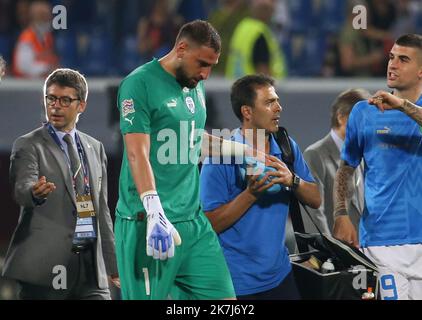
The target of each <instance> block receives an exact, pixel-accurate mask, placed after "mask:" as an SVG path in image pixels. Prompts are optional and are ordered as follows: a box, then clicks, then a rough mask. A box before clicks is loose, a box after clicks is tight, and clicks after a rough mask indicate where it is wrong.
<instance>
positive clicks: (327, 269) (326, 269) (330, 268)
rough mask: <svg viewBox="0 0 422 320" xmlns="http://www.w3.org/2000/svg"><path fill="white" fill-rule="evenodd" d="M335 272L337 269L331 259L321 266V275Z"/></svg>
mask: <svg viewBox="0 0 422 320" xmlns="http://www.w3.org/2000/svg"><path fill="white" fill-rule="evenodd" d="M334 271H335V267H334V264H333V261H332V260H331V258H328V259H327V260H326V261H325V262H324V263H323V264H322V266H321V273H331V272H334Z"/></svg>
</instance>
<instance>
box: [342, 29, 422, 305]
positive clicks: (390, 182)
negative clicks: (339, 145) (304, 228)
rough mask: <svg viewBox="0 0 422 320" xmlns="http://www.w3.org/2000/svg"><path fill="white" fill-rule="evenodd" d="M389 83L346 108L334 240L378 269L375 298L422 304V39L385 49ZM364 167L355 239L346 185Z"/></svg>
mask: <svg viewBox="0 0 422 320" xmlns="http://www.w3.org/2000/svg"><path fill="white" fill-rule="evenodd" d="M387 85H388V87H389V88H391V89H393V91H392V93H388V92H385V91H378V92H377V93H376V94H375V95H374V96H373V97H372V98H370V99H369V100H367V101H361V102H359V103H358V104H357V105H356V106H355V107H354V108H353V110H352V112H351V114H350V117H349V120H348V124H347V129H346V139H345V142H344V146H343V150H342V155H341V158H342V164H341V166H340V168H339V170H338V171H337V175H336V179H335V184H334V215H335V223H334V236H335V237H337V238H339V239H343V240H345V241H348V242H349V243H351V244H353V245H355V246H360V247H362V250H363V252H364V253H365V254H366V255H368V256H369V257H370V258H371V259H372V260H373V261H374V262H375V263H376V264H377V266H378V268H379V280H380V289H381V297H382V298H383V299H386V300H392V299H422V267H421V266H422V185H420V184H421V182H420V181H422V180H421V177H422V108H421V107H420V106H422V96H421V95H422V36H421V35H418V34H408V35H403V36H401V37H400V38H398V39H397V40H396V42H395V44H394V46H393V48H392V49H391V51H390V57H389V63H388V68H387ZM362 158H363V159H364V162H365V173H364V175H365V207H364V211H363V214H362V218H361V221H360V226H359V232H360V236H359V241H358V239H357V236H356V230H355V229H354V227H353V225H352V223H351V221H350V218H349V216H348V213H347V211H346V206H345V204H346V200H347V199H348V198H349V197H350V196H351V195H350V188H349V182H351V177H352V174H353V171H354V170H355V168H356V167H357V166H358V165H359V163H360V162H361V159H362Z"/></svg>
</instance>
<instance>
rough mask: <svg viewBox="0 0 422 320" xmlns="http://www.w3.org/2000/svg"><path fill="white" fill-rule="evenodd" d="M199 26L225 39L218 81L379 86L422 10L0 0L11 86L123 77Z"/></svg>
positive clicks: (235, 1) (397, 1) (341, 0)
mask: <svg viewBox="0 0 422 320" xmlns="http://www.w3.org/2000/svg"><path fill="white" fill-rule="evenodd" d="M56 5H62V6H64V8H65V9H66V18H67V19H66V23H65V25H66V27H67V29H58V30H57V29H54V28H52V22H53V19H55V18H57V17H58V16H57V14H58V13H59V12H55V13H53V12H52V10H53V8H54V7H55V6H56ZM357 5H364V6H365V8H366V9H367V29H362V30H356V29H354V28H353V23H352V22H353V20H354V19H356V16H357V14H356V13H353V8H354V7H355V6H357ZM194 19H206V20H209V21H210V22H211V23H212V24H213V25H214V26H215V27H216V29H217V30H218V31H219V33H220V35H221V37H222V47H223V50H222V54H221V57H220V62H219V64H218V66H217V68H216V69H215V71H214V74H217V75H220V76H225V77H228V78H237V77H239V76H242V75H244V74H248V73H256V72H263V73H266V74H270V75H272V76H274V77H277V78H283V77H286V76H287V77H295V76H298V77H335V76H341V77H350V76H369V77H377V76H383V74H384V70H385V66H386V62H387V61H386V58H385V57H386V56H388V54H387V53H388V51H389V50H390V48H391V46H392V43H393V40H394V39H395V38H397V36H398V35H400V34H404V33H422V2H421V1H420V0H219V1H212V0H148V1H140V0H84V1H82V0H62V1H59V0H50V1H47V0H45V1H42V0H32V1H31V0H0V55H1V56H3V58H4V59H5V60H6V62H7V69H6V76H7V77H21V78H36V77H44V76H45V75H46V74H48V73H50V72H51V70H53V69H55V68H56V67H58V66H63V67H70V68H74V69H78V70H80V71H81V72H82V73H84V74H86V75H88V76H123V75H125V74H127V73H128V72H130V71H131V70H132V69H134V68H135V67H136V66H138V65H140V64H142V63H144V62H146V61H149V60H150V59H151V58H152V57H161V56H163V55H164V54H166V52H168V51H169V50H170V46H171V45H172V44H173V43H174V39H175V37H176V34H177V31H178V29H179V27H180V26H181V25H182V24H183V23H184V22H186V21H191V20H194ZM61 23H62V24H63V21H61Z"/></svg>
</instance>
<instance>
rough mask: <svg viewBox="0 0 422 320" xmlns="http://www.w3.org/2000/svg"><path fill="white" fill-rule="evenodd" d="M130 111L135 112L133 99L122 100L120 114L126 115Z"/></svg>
mask: <svg viewBox="0 0 422 320" xmlns="http://www.w3.org/2000/svg"><path fill="white" fill-rule="evenodd" d="M130 113H135V104H134V103H133V99H125V100H123V101H122V116H123V117H126V116H127V115H128V114H130Z"/></svg>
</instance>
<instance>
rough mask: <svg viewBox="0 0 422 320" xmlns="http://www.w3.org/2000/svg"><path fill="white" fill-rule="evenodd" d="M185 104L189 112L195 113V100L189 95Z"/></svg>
mask: <svg viewBox="0 0 422 320" xmlns="http://www.w3.org/2000/svg"><path fill="white" fill-rule="evenodd" d="M185 102H186V106H187V107H188V109H189V111H190V112H191V113H195V102H194V101H193V99H192V98H191V97H186V100H185Z"/></svg>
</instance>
